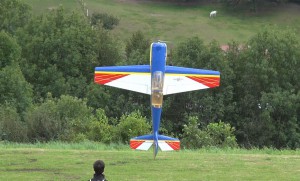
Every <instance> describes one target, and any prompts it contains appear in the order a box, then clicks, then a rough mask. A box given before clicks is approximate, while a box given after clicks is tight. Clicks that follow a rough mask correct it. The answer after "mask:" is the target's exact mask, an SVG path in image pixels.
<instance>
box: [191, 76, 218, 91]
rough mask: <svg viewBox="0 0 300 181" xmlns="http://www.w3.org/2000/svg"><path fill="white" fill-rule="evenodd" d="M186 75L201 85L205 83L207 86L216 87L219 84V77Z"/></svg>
mask: <svg viewBox="0 0 300 181" xmlns="http://www.w3.org/2000/svg"><path fill="white" fill-rule="evenodd" d="M187 77H188V78H190V79H192V80H194V81H196V82H199V83H201V84H203V85H206V86H207V87H209V88H213V87H218V86H219V85H220V77H196V76H187Z"/></svg>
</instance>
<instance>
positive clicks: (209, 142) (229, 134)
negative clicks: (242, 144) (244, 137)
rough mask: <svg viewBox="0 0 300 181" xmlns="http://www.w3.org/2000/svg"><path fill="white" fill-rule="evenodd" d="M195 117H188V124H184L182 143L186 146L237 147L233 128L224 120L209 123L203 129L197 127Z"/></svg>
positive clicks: (193, 147)
mask: <svg viewBox="0 0 300 181" xmlns="http://www.w3.org/2000/svg"><path fill="white" fill-rule="evenodd" d="M198 126H199V124H198V119H197V117H189V124H188V125H184V128H183V139H182V145H183V146H184V147H186V148H192V149H197V148H202V147H210V146H213V147H219V148H224V147H237V143H236V138H235V136H234V134H233V132H234V130H235V129H234V128H233V127H231V126H230V124H225V123H224V122H221V121H220V122H219V123H210V124H209V125H207V127H206V128H205V129H203V130H201V129H199V128H198Z"/></svg>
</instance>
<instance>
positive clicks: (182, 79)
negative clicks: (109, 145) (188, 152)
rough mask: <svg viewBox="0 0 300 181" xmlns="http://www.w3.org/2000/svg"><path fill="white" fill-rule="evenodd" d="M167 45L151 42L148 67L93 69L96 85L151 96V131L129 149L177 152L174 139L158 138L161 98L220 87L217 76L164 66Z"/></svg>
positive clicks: (139, 138) (190, 69)
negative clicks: (151, 148)
mask: <svg viewBox="0 0 300 181" xmlns="http://www.w3.org/2000/svg"><path fill="white" fill-rule="evenodd" d="M166 59H167V45H166V44H165V43H161V42H154V43H152V44H151V48H150V65H131V66H108V67H96V68H95V83H98V84H103V85H107V86H112V87H117V88H121V89H127V90H131V91H135V92H140V93H144V94H149V95H151V111H152V129H153V132H152V133H151V134H149V135H144V136H138V137H135V138H132V139H131V140H130V147H131V148H132V149H137V150H148V149H149V148H150V147H151V146H152V145H153V146H154V147H153V148H154V158H155V157H156V155H157V152H158V147H159V148H160V149H161V150H162V151H171V150H179V149H180V141H179V139H176V138H171V137H168V136H164V135H160V134H159V127H160V118H161V112H162V103H163V96H164V95H168V94H175V93H180V92H187V91H193V90H199V89H207V88H213V87H217V86H219V83H220V72H218V71H212V70H203V69H194V68H184V67H176V66H168V65H166Z"/></svg>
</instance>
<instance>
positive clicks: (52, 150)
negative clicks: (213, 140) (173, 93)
mask: <svg viewBox="0 0 300 181" xmlns="http://www.w3.org/2000/svg"><path fill="white" fill-rule="evenodd" d="M151 151H152V150H151ZM151 151H148V152H140V151H132V150H129V149H128V148H121V149H116V148H113V147H111V148H108V147H105V146H103V145H97V144H92V143H85V144H83V145H82V144H55V143H54V144H53V143H52V144H38V145H16V144H14V145H7V144H0V160H1V162H0V173H1V174H0V180H3V181H4V180H21V181H22V180H24V181H27V180H88V179H90V177H91V176H92V174H93V169H92V164H93V162H94V161H95V160H96V159H103V160H104V161H105V163H106V170H105V174H106V176H107V178H108V180H110V181H114V180H115V181H119V180H124V181H126V180H130V181H133V180H137V181H151V180H153V181H154V180H162V181H164V180H165V181H170V180H180V181H182V180H186V181H187V180H188V181H190V180H195V181H199V180H222V181H226V180H228V181H232V180H298V179H299V178H300V155H299V151H288V150H285V151H284V150H283V151H276V150H250V151H249V150H241V149H237V150H218V149H201V150H197V151H188V150H183V151H180V152H159V153H158V156H157V159H156V160H153V157H152V156H153V155H152V152H151Z"/></svg>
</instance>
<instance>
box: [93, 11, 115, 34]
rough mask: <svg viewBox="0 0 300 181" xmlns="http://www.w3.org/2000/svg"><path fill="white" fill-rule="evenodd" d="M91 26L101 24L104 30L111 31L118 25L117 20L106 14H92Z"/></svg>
mask: <svg viewBox="0 0 300 181" xmlns="http://www.w3.org/2000/svg"><path fill="white" fill-rule="evenodd" d="M91 23H92V25H97V24H99V23H102V27H103V28H104V29H108V30H112V29H113V28H114V26H117V25H118V24H119V19H118V18H116V17H114V16H112V15H109V14H107V13H94V14H93V15H92V19H91Z"/></svg>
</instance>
